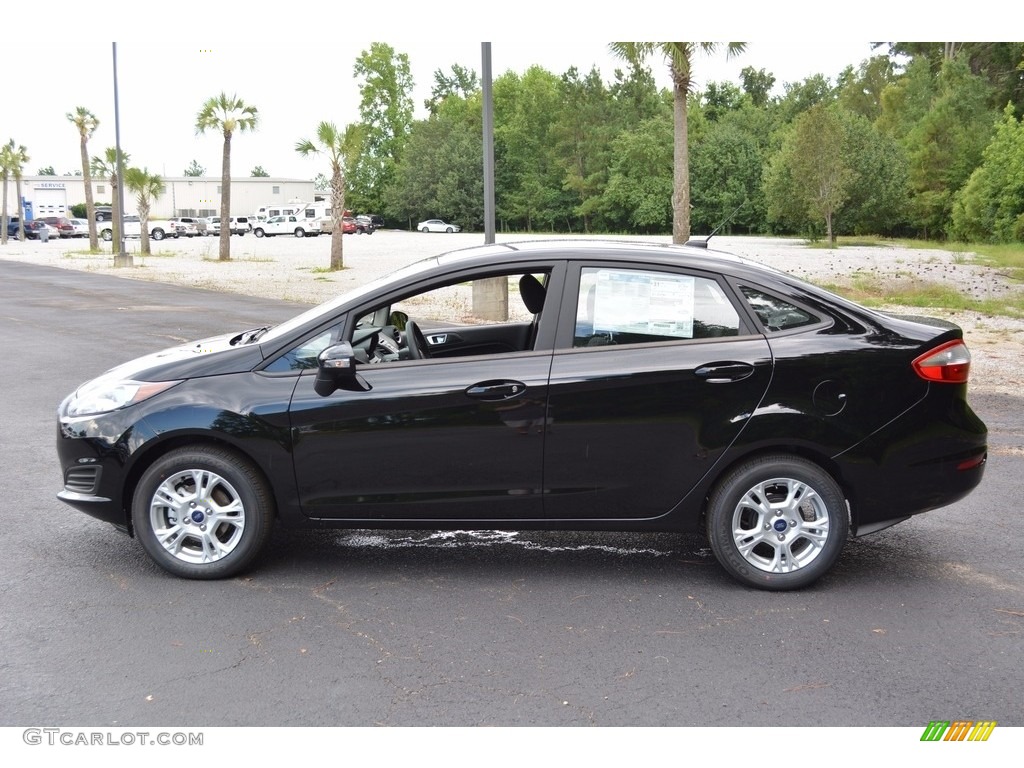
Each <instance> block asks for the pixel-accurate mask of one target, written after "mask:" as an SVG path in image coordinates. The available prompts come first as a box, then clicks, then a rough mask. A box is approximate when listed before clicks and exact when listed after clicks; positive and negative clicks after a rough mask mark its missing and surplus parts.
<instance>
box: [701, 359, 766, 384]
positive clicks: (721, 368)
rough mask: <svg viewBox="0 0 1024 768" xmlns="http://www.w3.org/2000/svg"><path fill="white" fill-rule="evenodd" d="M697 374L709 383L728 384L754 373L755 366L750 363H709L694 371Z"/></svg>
mask: <svg viewBox="0 0 1024 768" xmlns="http://www.w3.org/2000/svg"><path fill="white" fill-rule="evenodd" d="M693 373H694V375H695V376H698V377H700V378H702V379H706V380H707V382H708V383H709V384H727V383H729V382H732V381H743V379H745V378H747V377H749V376H752V375H753V374H754V366H752V365H751V364H750V363H735V362H722V363H707V364H705V365H702V366H700V367H699V368H697V369H696V370H695V371H694V372H693Z"/></svg>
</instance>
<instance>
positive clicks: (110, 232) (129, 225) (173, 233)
mask: <svg viewBox="0 0 1024 768" xmlns="http://www.w3.org/2000/svg"><path fill="white" fill-rule="evenodd" d="M146 223H147V225H148V229H149V236H150V237H151V238H152V239H153V240H163V239H164V238H165V237H178V229H177V225H176V224H175V223H174V222H173V221H167V220H165V219H149V220H148V221H147V222H146ZM96 229H97V233H98V234H99V236H100V239H102V240H105V241H106V242H108V243H109V242H111V241H112V240H113V239H114V222H112V221H104V222H101V223H99V224H97V225H96ZM124 236H125V237H126V238H129V237H130V238H135V237H142V219H141V218H140V217H139V216H137V215H134V214H131V215H128V216H125V217H124Z"/></svg>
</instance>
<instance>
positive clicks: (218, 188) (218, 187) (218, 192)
mask: <svg viewBox="0 0 1024 768" xmlns="http://www.w3.org/2000/svg"><path fill="white" fill-rule="evenodd" d="M217 194H218V195H219V194H220V184H218V185H217Z"/></svg>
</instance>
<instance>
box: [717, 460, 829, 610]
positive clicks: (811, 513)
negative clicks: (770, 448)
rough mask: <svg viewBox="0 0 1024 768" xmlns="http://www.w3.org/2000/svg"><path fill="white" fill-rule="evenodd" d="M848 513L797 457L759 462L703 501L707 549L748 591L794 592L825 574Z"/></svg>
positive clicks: (816, 471)
mask: <svg viewBox="0 0 1024 768" xmlns="http://www.w3.org/2000/svg"><path fill="white" fill-rule="evenodd" d="M848 531H849V513H848V511H847V507H846V499H845V498H844V496H843V493H842V491H841V490H840V488H839V486H838V485H837V484H836V482H835V480H833V479H832V477H831V476H830V475H829V474H828V473H827V472H825V471H824V470H823V469H821V467H819V466H817V465H816V464H813V463H812V462H810V461H807V460H805V459H802V458H799V457H796V456H786V455H778V456H765V457H761V458H757V459H752V460H751V461H748V462H746V463H745V464H742V465H740V466H738V467H736V468H735V469H733V470H731V471H730V472H729V473H728V474H727V475H726V476H725V477H724V478H723V479H722V480H721V481H720V482H719V484H718V485H717V486H716V488H715V490H714V491H713V492H712V494H711V496H710V498H709V499H708V510H707V532H708V538H709V539H710V541H711V548H712V550H713V551H714V553H715V557H717V558H718V561H719V562H720V563H721V564H722V567H724V568H725V570H726V571H728V572H729V574H730V575H731V576H733V577H734V578H736V579H737V580H739V581H741V582H743V583H744V584H747V585H749V586H752V587H758V588H760V589H770V590H785V589H799V588H801V587H806V586H808V585H809V584H811V583H813V582H814V581H816V580H817V579H819V578H820V577H821V576H822V575H824V574H825V573H826V572H827V571H828V570H829V569H830V568H831V567H832V565H833V564H834V563H835V561H836V559H837V558H838V557H839V553H840V552H841V551H842V549H843V545H844V544H845V543H846V536H847V532H848Z"/></svg>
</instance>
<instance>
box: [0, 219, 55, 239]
mask: <svg viewBox="0 0 1024 768" xmlns="http://www.w3.org/2000/svg"><path fill="white" fill-rule="evenodd" d="M7 232H8V237H10V236H11V235H12V233H13V236H14V237H17V236H18V223H17V222H14V228H13V230H12V228H11V225H10V224H8V225H7ZM59 237H60V232H59V231H58V230H57V228H56V227H53V226H50V225H49V224H47V223H46V222H45V221H43V220H42V219H32V220H31V221H26V222H25V239H26V240H42V239H44V238H45V239H46V240H57V239H58V238H59Z"/></svg>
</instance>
